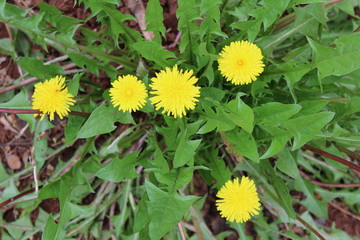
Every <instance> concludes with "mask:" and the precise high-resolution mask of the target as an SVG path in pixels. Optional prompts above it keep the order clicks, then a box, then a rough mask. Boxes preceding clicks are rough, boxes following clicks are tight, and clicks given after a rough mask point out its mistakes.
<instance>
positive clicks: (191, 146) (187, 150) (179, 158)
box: [174, 130, 201, 168]
mask: <svg viewBox="0 0 360 240" xmlns="http://www.w3.org/2000/svg"><path fill="white" fill-rule="evenodd" d="M186 133H187V130H185V131H184V132H183V133H182V136H181V139H180V142H179V145H178V147H177V149H176V152H175V157H174V167H175V168H178V167H181V166H183V165H185V164H189V165H193V164H194V156H195V150H196V149H197V148H198V147H199V145H200V143H201V139H197V140H189V139H188V138H187V134H186Z"/></svg>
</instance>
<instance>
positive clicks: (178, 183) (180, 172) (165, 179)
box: [155, 166, 207, 192]
mask: <svg viewBox="0 0 360 240" xmlns="http://www.w3.org/2000/svg"><path fill="white" fill-rule="evenodd" d="M196 169H203V170H207V168H206V167H201V166H198V167H186V168H175V169H172V170H171V171H170V172H167V173H157V172H155V176H156V179H157V180H158V181H159V182H160V183H164V184H166V185H167V186H168V191H169V192H176V191H177V190H178V189H180V188H182V187H183V186H184V185H185V184H187V183H189V182H190V181H191V179H192V177H193V172H194V170H196Z"/></svg>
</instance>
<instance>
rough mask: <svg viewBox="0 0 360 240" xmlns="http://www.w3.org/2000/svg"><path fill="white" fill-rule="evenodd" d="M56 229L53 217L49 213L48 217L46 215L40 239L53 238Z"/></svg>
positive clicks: (49, 239) (48, 239)
mask: <svg viewBox="0 0 360 240" xmlns="http://www.w3.org/2000/svg"><path fill="white" fill-rule="evenodd" d="M56 230H57V224H56V223H55V219H54V217H53V216H52V215H49V217H48V219H47V221H46V225H45V229H44V233H43V235H42V239H44V240H54V239H55V234H56Z"/></svg>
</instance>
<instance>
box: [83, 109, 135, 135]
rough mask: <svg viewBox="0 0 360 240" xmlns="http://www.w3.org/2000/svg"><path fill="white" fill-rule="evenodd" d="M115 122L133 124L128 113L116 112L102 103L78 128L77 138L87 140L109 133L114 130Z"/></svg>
mask: <svg viewBox="0 0 360 240" xmlns="http://www.w3.org/2000/svg"><path fill="white" fill-rule="evenodd" d="M115 122H121V123H124V124H125V123H132V124H134V120H133V118H132V116H131V114H130V113H129V112H126V113H125V112H123V111H118V110H117V109H115V108H113V107H111V106H109V107H108V106H106V104H104V103H103V104H101V105H100V106H99V107H97V108H96V109H95V110H94V111H93V112H92V113H91V115H90V117H89V118H88V119H87V120H86V122H85V123H84V125H83V126H82V127H81V128H80V130H79V132H78V134H77V138H89V137H93V136H95V135H99V134H103V133H108V132H111V131H113V130H114V129H115V128H116V127H115V126H114V123H115Z"/></svg>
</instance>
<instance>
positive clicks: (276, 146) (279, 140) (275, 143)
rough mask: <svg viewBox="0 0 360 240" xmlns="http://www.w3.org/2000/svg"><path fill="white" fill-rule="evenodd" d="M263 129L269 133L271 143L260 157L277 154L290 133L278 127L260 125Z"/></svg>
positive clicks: (289, 137)
mask: <svg viewBox="0 0 360 240" xmlns="http://www.w3.org/2000/svg"><path fill="white" fill-rule="evenodd" d="M262 128H263V129H264V130H265V131H267V132H268V133H270V134H271V136H272V137H271V145H270V147H269V148H268V149H267V151H266V152H265V153H264V154H263V155H262V156H261V157H260V159H266V158H269V157H271V156H274V155H276V154H278V153H279V152H280V151H281V150H282V149H283V148H284V146H285V145H286V142H287V141H289V140H290V139H291V137H292V134H291V133H290V132H288V131H286V130H285V129H283V128H280V127H268V126H266V127H265V126H263V127H262Z"/></svg>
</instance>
